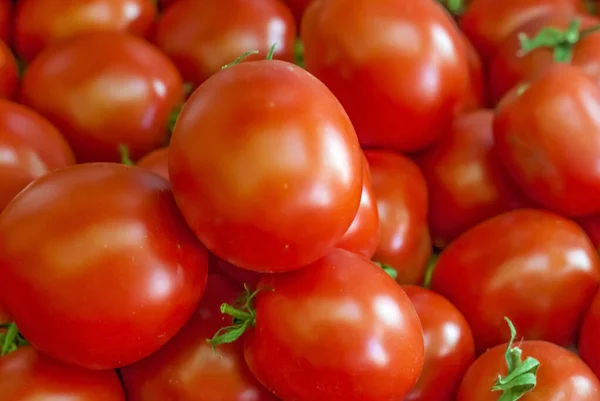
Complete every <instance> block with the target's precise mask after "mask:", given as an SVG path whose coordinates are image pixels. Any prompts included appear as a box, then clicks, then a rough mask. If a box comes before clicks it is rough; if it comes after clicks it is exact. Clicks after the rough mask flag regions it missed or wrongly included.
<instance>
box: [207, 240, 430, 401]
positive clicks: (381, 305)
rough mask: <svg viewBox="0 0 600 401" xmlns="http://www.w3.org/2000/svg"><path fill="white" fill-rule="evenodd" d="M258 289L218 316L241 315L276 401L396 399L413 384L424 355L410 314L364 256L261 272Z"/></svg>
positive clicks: (256, 370) (250, 356)
mask: <svg viewBox="0 0 600 401" xmlns="http://www.w3.org/2000/svg"><path fill="white" fill-rule="evenodd" d="M258 288H259V289H262V291H259V292H258V293H257V294H252V296H254V297H255V298H254V299H255V301H256V302H255V308H253V307H252V305H251V304H252V303H251V302H249V300H247V302H246V304H245V306H244V307H242V308H241V309H240V310H239V311H232V308H230V307H228V308H225V313H229V314H231V313H233V314H236V313H240V312H241V314H240V315H238V316H239V317H240V319H236V324H237V328H240V327H243V328H245V329H247V331H246V333H245V334H244V346H245V359H246V362H247V363H248V366H249V368H250V371H252V373H253V374H254V375H255V376H256V378H257V379H258V380H259V381H260V382H261V383H262V384H264V385H265V386H266V387H267V388H269V389H270V390H272V391H273V392H274V393H275V394H277V395H278V396H279V397H280V398H281V399H282V400H295V401H380V400H400V399H402V397H404V395H405V394H406V393H408V391H409V390H410V389H411V388H412V386H413V385H414V384H415V383H416V381H417V378H418V377H419V374H420V373H421V369H422V367H423V352H424V351H423V331H422V329H421V324H420V323H419V318H418V316H417V313H416V312H415V309H414V307H413V306H412V304H411V302H410V300H409V298H408V296H406V293H405V292H404V291H403V290H402V288H401V287H400V286H398V284H397V283H395V282H394V280H393V279H392V278H391V277H389V276H388V275H387V274H386V273H385V272H384V271H383V269H381V268H380V267H379V266H376V265H375V264H374V263H372V262H371V261H369V260H368V259H366V258H365V257H363V256H361V255H357V254H355V253H352V252H349V251H346V250H343V249H332V250H330V252H329V253H328V254H327V255H326V256H325V257H323V258H321V259H319V260H318V261H316V262H314V263H312V264H310V265H308V266H306V267H304V268H303V269H298V270H296V271H293V272H287V273H283V274H265V275H264V276H263V278H262V279H261V281H260V282H259V284H258ZM247 295H248V294H247ZM252 296H250V300H251V298H252ZM229 329H230V330H231V329H233V327H230V328H229ZM215 340H216V341H215ZM213 341H215V343H216V344H218V343H219V341H218V337H217V336H215V339H213Z"/></svg>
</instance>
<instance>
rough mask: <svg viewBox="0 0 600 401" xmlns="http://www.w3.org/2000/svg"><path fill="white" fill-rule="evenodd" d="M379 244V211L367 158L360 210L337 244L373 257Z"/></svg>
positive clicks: (364, 165)
mask: <svg viewBox="0 0 600 401" xmlns="http://www.w3.org/2000/svg"><path fill="white" fill-rule="evenodd" d="M378 246H379V212H378V211H377V200H376V199H375V191H374V190H373V184H372V182H371V172H370V171H369V164H368V162H367V160H366V159H364V162H363V188H362V196H361V197H360V206H359V207H358V212H357V213H356V216H355V217H354V220H353V221H352V224H351V225H350V228H348V230H347V231H346V233H345V234H344V236H343V237H342V240H341V241H340V242H339V243H338V244H337V245H336V247H337V248H342V249H345V250H347V251H350V252H354V253H358V254H361V255H363V256H364V257H366V258H367V259H371V258H372V257H373V255H374V254H375V250H377V247H378Z"/></svg>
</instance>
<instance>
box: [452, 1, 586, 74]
mask: <svg viewBox="0 0 600 401" xmlns="http://www.w3.org/2000/svg"><path fill="white" fill-rule="evenodd" d="M585 11H586V9H585V4H584V2H583V1H581V0H501V1H498V0H477V1H473V2H471V3H470V4H469V6H468V7H467V10H466V12H465V13H464V14H463V15H462V16H461V18H460V21H459V24H460V28H461V29H462V31H463V32H464V33H465V34H466V35H467V37H468V38H469V39H470V40H471V43H473V45H474V46H475V48H476V49H477V52H478V53H479V55H480V56H481V57H482V59H483V62H484V64H487V63H488V62H489V61H490V59H491V58H492V57H493V56H494V55H495V54H496V51H497V50H498V47H499V46H500V43H501V42H502V41H503V40H504V39H505V38H506V37H507V36H508V35H510V34H511V33H512V32H513V31H515V30H517V29H518V28H519V27H520V26H522V25H523V24H526V23H527V22H529V21H531V20H533V19H536V18H538V17H541V16H544V15H548V14H551V13H552V14H563V15H574V14H576V13H578V12H581V13H585Z"/></svg>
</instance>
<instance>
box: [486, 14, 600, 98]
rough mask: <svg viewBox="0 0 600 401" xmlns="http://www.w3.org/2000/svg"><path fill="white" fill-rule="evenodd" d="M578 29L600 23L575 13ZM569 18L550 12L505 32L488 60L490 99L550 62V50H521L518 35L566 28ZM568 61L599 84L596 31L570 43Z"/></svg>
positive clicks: (599, 44)
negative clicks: (509, 31)
mask: <svg viewBox="0 0 600 401" xmlns="http://www.w3.org/2000/svg"><path fill="white" fill-rule="evenodd" d="M578 18H579V19H580V20H581V21H582V25H581V28H582V29H585V28H590V27H592V26H594V25H597V24H599V23H600V20H598V19H597V18H592V17H587V16H579V17H578ZM573 19H574V18H573V17H572V16H570V15H564V14H550V15H546V16H544V17H541V18H538V19H535V20H533V21H531V22H529V23H527V24H525V25H523V26H522V27H521V28H519V29H518V30H517V31H515V32H513V33H512V34H511V35H509V36H508V37H507V38H506V39H505V40H504V41H503V42H502V43H501V44H500V46H499V48H498V51H497V52H496V56H495V57H494V58H493V59H492V60H493V61H492V63H491V64H490V73H489V87H490V94H491V96H492V101H493V102H494V104H496V103H498V102H499V101H500V99H501V98H502V97H503V96H504V95H505V94H506V93H507V92H508V91H509V90H511V89H512V88H514V87H515V86H517V85H519V84H522V83H525V82H527V81H530V80H531V79H534V78H537V77H538V76H539V75H541V74H542V73H543V72H545V71H546V70H547V69H548V67H549V66H550V65H552V64H554V49H553V48H549V47H541V48H538V49H535V50H533V51H531V52H529V53H527V54H522V52H521V42H520V39H519V35H521V34H525V35H527V36H528V37H529V38H534V37H535V36H536V35H537V34H538V33H539V32H540V31H541V30H542V29H543V28H555V29H559V30H562V31H566V30H567V28H568V26H569V24H570V23H571V22H572V21H573ZM572 55H573V56H572V60H571V64H572V65H576V66H578V67H581V68H583V69H584V70H585V71H586V72H587V73H588V74H589V75H590V76H591V77H592V78H594V80H595V81H596V82H599V83H600V34H592V35H589V36H585V37H583V38H582V39H581V40H579V41H578V42H577V43H576V44H575V45H574V46H573V51H572Z"/></svg>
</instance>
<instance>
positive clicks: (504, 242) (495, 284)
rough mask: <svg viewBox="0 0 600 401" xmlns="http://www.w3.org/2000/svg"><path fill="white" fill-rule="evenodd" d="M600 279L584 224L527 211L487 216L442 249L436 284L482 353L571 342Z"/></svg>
mask: <svg viewBox="0 0 600 401" xmlns="http://www.w3.org/2000/svg"><path fill="white" fill-rule="evenodd" d="M599 283H600V260H599V258H598V255H597V253H596V251H595V249H594V248H593V246H592V244H591V243H590V241H589V239H588V238H587V236H586V235H585V233H584V232H583V230H581V228H579V227H578V226H577V224H575V223H573V222H571V221H570V220H567V219H565V218H563V217H560V216H558V215H554V214H552V213H548V212H543V211H538V210H529V209H522V210H516V211H513V212H508V213H505V214H502V215H500V216H496V217H494V218H492V219H490V220H487V221H485V222H483V223H481V224H479V225H478V226H476V227H475V228H472V229H471V230H469V231H467V232H466V233H464V234H463V235H461V236H460V237H458V238H457V239H456V240H455V241H454V242H452V243H451V244H450V245H449V246H448V247H447V248H446V249H445V250H444V252H442V254H441V256H440V258H439V260H438V261H437V264H436V268H435V272H434V273H433V279H432V282H431V288H432V289H433V290H434V291H436V292H438V293H440V294H442V295H443V296H445V297H446V298H448V300H449V301H450V302H452V303H453V304H454V305H455V306H456V307H457V308H458V309H459V310H460V311H461V312H462V313H463V314H464V315H465V317H466V319H467V321H468V322H469V325H470V326H471V329H472V330H473V336H474V338H475V346H476V348H477V350H478V351H479V352H482V351H485V350H486V349H487V348H490V347H493V346H495V345H498V344H501V343H503V342H505V341H506V340H508V333H507V331H506V329H505V323H504V320H503V317H504V316H507V317H508V318H510V319H511V320H512V321H513V322H515V325H516V326H517V327H519V329H520V332H521V333H522V334H523V336H524V337H525V338H527V339H531V340H546V341H551V342H554V343H556V344H558V345H563V346H568V345H571V344H572V342H573V340H574V339H575V335H576V331H577V329H578V327H579V324H580V322H581V319H582V317H583V314H584V313H585V310H586V309H587V307H588V306H589V305H590V303H591V301H592V298H593V297H594V294H595V293H596V290H597V289H598V285H599Z"/></svg>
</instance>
